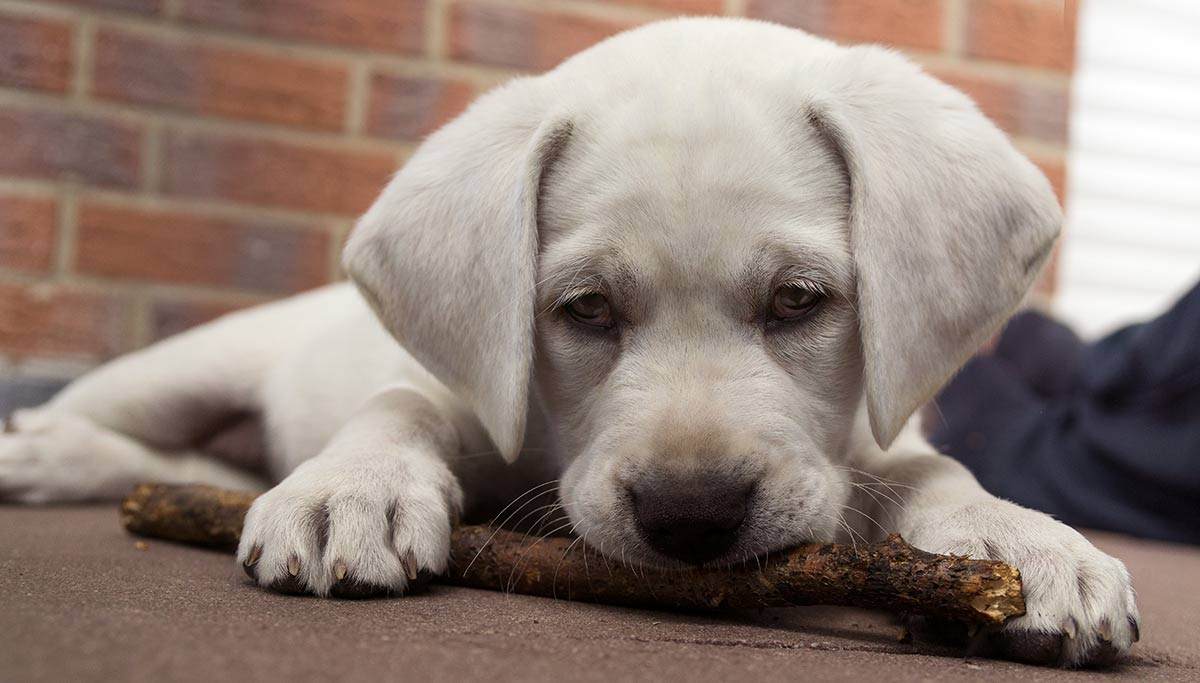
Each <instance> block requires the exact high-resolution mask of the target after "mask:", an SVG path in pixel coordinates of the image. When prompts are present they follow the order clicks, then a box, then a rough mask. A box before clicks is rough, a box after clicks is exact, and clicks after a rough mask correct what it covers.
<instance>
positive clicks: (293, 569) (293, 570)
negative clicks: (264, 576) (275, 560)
mask: <svg viewBox="0 0 1200 683" xmlns="http://www.w3.org/2000/svg"><path fill="white" fill-rule="evenodd" d="M287 570H288V574H290V575H291V576H292V578H295V577H297V576H300V558H298V557H296V556H295V555H291V556H289V557H288V561H287Z"/></svg>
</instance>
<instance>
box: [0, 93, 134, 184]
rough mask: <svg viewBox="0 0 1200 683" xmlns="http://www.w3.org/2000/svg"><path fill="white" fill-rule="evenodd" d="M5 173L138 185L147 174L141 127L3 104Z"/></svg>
mask: <svg viewBox="0 0 1200 683" xmlns="http://www.w3.org/2000/svg"><path fill="white" fill-rule="evenodd" d="M0 140H3V141H4V148H3V151H2V152H0V174H8V175H23V176H32V177H36V178H51V179H59V178H78V179H80V180H83V181H85V182H88V183H91V184H94V185H102V186H111V187H133V186H135V185H137V184H138V180H139V178H140V177H141V144H142V131H141V129H140V128H138V127H135V126H133V125H130V124H126V123H119V122H116V121H112V120H109V119H105V118H99V117H94V116H84V115H78V114H70V113H66V112H61V111H52V110H39V109H22V108H10V107H0Z"/></svg>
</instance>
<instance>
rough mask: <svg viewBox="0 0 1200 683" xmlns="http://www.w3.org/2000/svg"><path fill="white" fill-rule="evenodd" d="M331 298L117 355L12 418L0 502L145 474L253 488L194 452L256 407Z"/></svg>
mask: <svg viewBox="0 0 1200 683" xmlns="http://www.w3.org/2000/svg"><path fill="white" fill-rule="evenodd" d="M331 294H334V295H336V294H337V292H327V291H324V290H318V291H317V292H315V293H312V294H306V295H302V296H300V297H296V298H293V299H288V300H285V301H281V302H278V303H275V304H271V305H268V306H263V307H260V308H257V309H252V310H250V311H245V312H242V313H237V314H234V315H231V316H227V317H225V318H222V319H220V320H218V321H216V322H213V323H210V324H208V325H204V326H202V327H199V328H196V329H194V330H191V331H189V332H186V333H184V334H181V335H178V336H176V337H172V338H170V339H167V340H164V341H162V342H159V343H157V344H154V345H153V346H150V347H148V348H146V349H143V350H141V351H137V352H135V353H131V354H129V355H127V356H123V357H121V358H118V359H116V360H113V361H112V362H110V363H108V364H106V365H103V366H101V367H99V368H97V369H95V370H93V371H92V372H90V373H88V374H87V375H84V376H83V377H81V378H79V379H78V380H76V381H75V382H73V383H72V384H70V385H69V386H68V387H67V388H65V389H64V390H63V391H62V392H61V393H59V395H58V396H56V397H54V399H52V400H51V401H50V402H49V403H47V404H46V405H43V406H40V407H38V408H34V409H31V410H23V411H18V412H17V413H16V414H14V415H13V417H12V419H11V420H10V427H11V432H12V433H9V434H6V435H4V436H2V437H0V500H6V499H7V500H28V501H34V500H36V501H42V502H50V501H55V500H86V499H113V498H119V497H120V496H122V495H124V494H125V493H126V492H127V491H128V485H129V484H130V483H131V482H134V481H139V480H146V479H159V480H166V481H200V482H208V483H213V484H220V485H224V486H237V487H239V488H245V487H249V486H256V484H257V482H255V481H254V480H252V479H249V478H248V477H246V476H245V475H242V474H240V473H239V472H237V471H235V470H233V469H231V468H228V467H223V466H221V465H220V464H219V463H217V462H216V461H211V462H209V461H207V460H205V459H204V458H203V456H201V455H199V454H198V453H197V449H198V446H199V445H200V444H201V443H202V442H203V441H205V440H206V439H207V437H210V436H212V435H214V434H215V433H217V432H219V431H220V429H221V427H222V426H225V425H227V424H228V423H229V421H230V420H231V419H232V418H234V417H236V416H238V415H244V414H247V413H254V412H257V411H258V409H259V405H258V404H259V390H260V388H261V385H262V383H263V378H264V377H265V376H266V374H267V371H268V369H269V368H270V366H271V364H272V363H273V362H275V360H276V359H277V358H278V357H279V356H280V355H281V354H282V353H284V352H285V351H286V350H287V349H288V348H290V345H293V344H296V343H298V342H297V340H298V339H300V338H302V334H303V333H304V331H305V330H307V329H309V328H310V327H311V326H312V325H311V323H307V324H306V321H307V320H311V319H312V317H313V315H312V312H311V309H313V308H315V307H318V306H322V307H324V306H327V304H326V303H325V302H326V300H327V299H328V298H329V297H330V295H331ZM89 438H92V439H94V443H91V442H89Z"/></svg>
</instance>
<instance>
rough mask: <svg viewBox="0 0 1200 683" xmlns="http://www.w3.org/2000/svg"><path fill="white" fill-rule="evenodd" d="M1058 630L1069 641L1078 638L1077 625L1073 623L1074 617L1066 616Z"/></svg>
mask: <svg viewBox="0 0 1200 683" xmlns="http://www.w3.org/2000/svg"><path fill="white" fill-rule="evenodd" d="M1059 628H1060V629H1062V632H1063V633H1064V634H1066V636H1067V638H1070V639H1071V640H1075V638H1077V637H1078V636H1079V624H1077V623H1076V622H1075V617H1071V616H1068V617H1066V618H1064V619H1063V621H1062V625H1060V626H1059Z"/></svg>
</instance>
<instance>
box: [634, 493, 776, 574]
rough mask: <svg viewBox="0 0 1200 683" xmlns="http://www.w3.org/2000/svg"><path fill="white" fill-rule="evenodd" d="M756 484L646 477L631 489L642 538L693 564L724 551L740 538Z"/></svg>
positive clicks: (719, 554)
mask: <svg viewBox="0 0 1200 683" xmlns="http://www.w3.org/2000/svg"><path fill="white" fill-rule="evenodd" d="M753 492H754V487H753V485H752V484H749V485H748V484H743V483H740V482H738V483H735V482H731V481H728V480H722V479H720V478H716V477H699V478H689V479H680V478H678V477H643V478H642V479H641V480H640V481H639V482H638V483H637V484H635V485H633V486H630V487H629V494H630V498H631V499H632V501H633V510H634V516H635V517H637V521H638V526H639V527H640V530H641V533H642V536H643V537H644V538H645V539H646V541H647V542H648V543H649V544H650V546H651V547H653V548H654V549H655V550H657V551H658V552H660V553H662V554H663V555H666V556H668V557H673V558H675V559H677V560H682V561H684V562H689V563H692V564H703V563H704V562H707V561H709V560H713V559H716V558H718V557H721V556H722V555H724V554H725V553H726V552H727V551H728V550H729V548H731V547H732V546H733V544H734V541H736V540H737V537H738V533H739V531H740V530H741V527H742V522H743V521H744V520H745V519H746V510H747V508H748V507H749V504H750V497H751V495H752V494H753Z"/></svg>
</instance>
